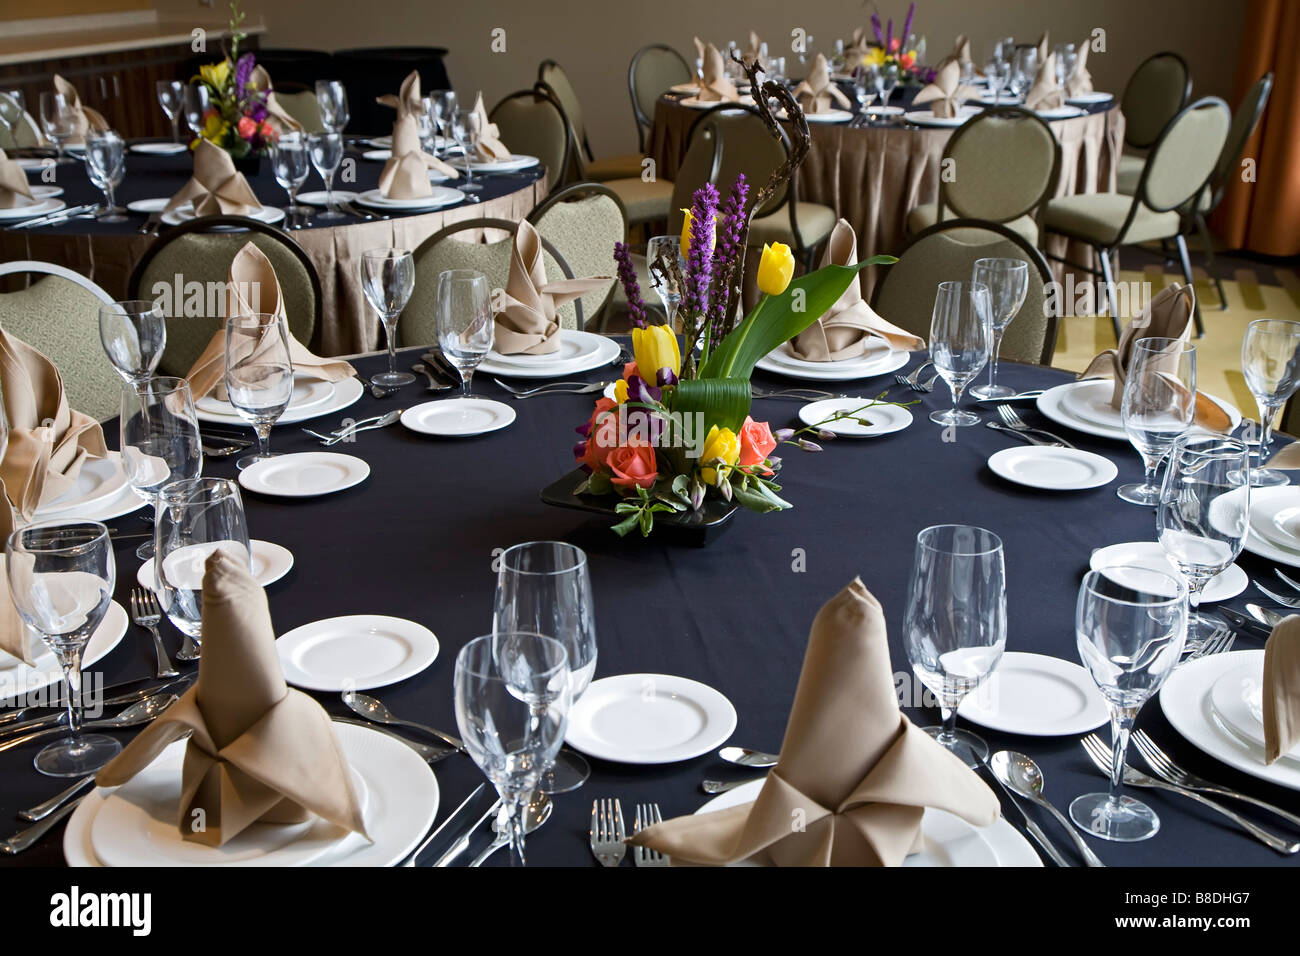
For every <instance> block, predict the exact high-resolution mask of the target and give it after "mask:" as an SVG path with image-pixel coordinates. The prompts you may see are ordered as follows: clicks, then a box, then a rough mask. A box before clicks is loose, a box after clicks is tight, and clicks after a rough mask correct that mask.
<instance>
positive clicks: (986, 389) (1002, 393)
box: [970, 385, 1016, 398]
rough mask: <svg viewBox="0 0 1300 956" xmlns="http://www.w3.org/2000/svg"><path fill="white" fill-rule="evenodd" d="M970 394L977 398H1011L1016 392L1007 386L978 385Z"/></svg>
mask: <svg viewBox="0 0 1300 956" xmlns="http://www.w3.org/2000/svg"><path fill="white" fill-rule="evenodd" d="M970 393H971V394H972V395H974V396H975V397H976V398H1010V397H1011V396H1012V395H1014V394H1016V390H1015V389H1014V388H1011V387H1010V386H1007V385H976V386H975V387H974V388H972V389H971V390H970Z"/></svg>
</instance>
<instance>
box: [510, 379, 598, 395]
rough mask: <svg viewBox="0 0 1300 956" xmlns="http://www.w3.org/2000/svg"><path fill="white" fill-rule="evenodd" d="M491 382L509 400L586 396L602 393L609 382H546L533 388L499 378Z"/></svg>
mask: <svg viewBox="0 0 1300 956" xmlns="http://www.w3.org/2000/svg"><path fill="white" fill-rule="evenodd" d="M492 381H494V382H496V383H497V384H498V385H500V386H501V387H502V388H504V389H505V390H506V391H507V392H509V393H510V397H511V398H535V397H536V396H538V395H588V394H590V393H592V392H603V391H604V390H605V389H607V388H608V387H609V384H610V383H609V382H547V383H546V384H545V385H538V386H536V387H534V388H520V387H519V386H517V385H510V384H508V383H506V382H503V381H501V379H499V378H494V379H492Z"/></svg>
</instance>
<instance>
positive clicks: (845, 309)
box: [790, 219, 925, 362]
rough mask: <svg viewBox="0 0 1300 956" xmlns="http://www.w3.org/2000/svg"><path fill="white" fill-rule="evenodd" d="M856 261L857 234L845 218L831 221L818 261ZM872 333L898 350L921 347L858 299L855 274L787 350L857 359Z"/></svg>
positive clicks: (809, 357) (814, 357)
mask: <svg viewBox="0 0 1300 956" xmlns="http://www.w3.org/2000/svg"><path fill="white" fill-rule="evenodd" d="M857 261H858V237H857V236H856V235H855V234H854V232H853V227H852V226H850V225H849V223H848V221H847V220H844V219H841V220H840V221H839V222H837V223H836V224H835V229H834V230H833V231H832V232H831V237H830V239H829V240H828V241H827V243H826V251H825V252H823V253H822V261H821V264H822V265H824V266H826V265H832V264H834V265H837V266H852V265H856V264H857ZM873 335H879V336H880V337H881V338H883V339H885V340H886V341H887V342H889V344H890V345H891V346H893V347H894V348H898V349H907V350H908V351H912V350H914V349H923V348H925V339H922V338H919V337H918V336H915V335H913V334H912V333H911V332H908V331H906V330H904V329H900V328H899V327H898V326H896V325H894V324H893V323H891V322H886V321H885V320H884V319H882V318H881V317H880V316H879V315H877V314H876V312H875V310H874V309H872V308H871V306H869V305H867V300H866V299H864V298H862V287H861V284H860V279H859V276H854V277H853V281H852V282H850V283H849V287H848V288H847V289H845V290H844V293H843V295H841V296H840V297H839V298H838V299H837V300H836V301H835V304H834V305H832V306H831V307H830V308H829V309H827V310H826V314H825V315H823V316H822V317H821V318H820V319H818V320H817V321H816V322H814V323H813V324H812V325H810V326H809V327H808V328H806V329H804V330H803V331H802V332H800V333H799V334H798V335H796V336H795V337H794V338H793V339H791V340H790V351H791V352H793V353H794V354H795V356H796V357H798V358H801V359H804V360H805V361H808V362H840V361H843V360H845V359H852V358H857V357H858V356H859V355H861V354H862V353H863V352H864V351H865V350H866V347H867V342H868V340H869V339H870V338H871V336H873Z"/></svg>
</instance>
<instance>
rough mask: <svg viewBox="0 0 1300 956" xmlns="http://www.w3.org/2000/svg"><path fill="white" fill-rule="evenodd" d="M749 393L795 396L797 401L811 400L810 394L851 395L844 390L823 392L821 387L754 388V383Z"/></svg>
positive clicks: (828, 395) (840, 396) (781, 396)
mask: <svg viewBox="0 0 1300 956" xmlns="http://www.w3.org/2000/svg"><path fill="white" fill-rule="evenodd" d="M749 394H750V397H751V398H793V399H795V400H796V401H800V402H806V401H809V396H814V397H816V398H819V399H821V398H849V397H850V396H848V395H845V394H844V393H842V392H840V393H836V392H823V391H822V390H821V389H819V388H778V389H761V388H754V387H753V386H752V385H751V386H750V388H749Z"/></svg>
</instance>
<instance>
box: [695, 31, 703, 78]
mask: <svg viewBox="0 0 1300 956" xmlns="http://www.w3.org/2000/svg"><path fill="white" fill-rule="evenodd" d="M692 39H694V41H695V59H696V60H698V61H699V62H700V65H701V68H703V64H704V54H705V49H704V41H703V40H701V39H700V38H699V37H693V38H692ZM695 75H696V77H697V78H698V77H699V76H701V71H700V70H696V73H695Z"/></svg>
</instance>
